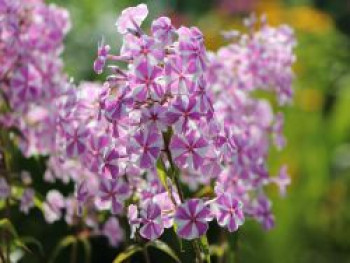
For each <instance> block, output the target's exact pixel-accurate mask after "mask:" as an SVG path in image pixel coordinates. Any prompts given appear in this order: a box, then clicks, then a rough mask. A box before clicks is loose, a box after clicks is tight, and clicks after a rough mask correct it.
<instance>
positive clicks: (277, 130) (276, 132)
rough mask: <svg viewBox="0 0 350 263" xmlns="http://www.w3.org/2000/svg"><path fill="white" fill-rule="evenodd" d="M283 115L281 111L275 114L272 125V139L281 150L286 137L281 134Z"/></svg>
mask: <svg viewBox="0 0 350 263" xmlns="http://www.w3.org/2000/svg"><path fill="white" fill-rule="evenodd" d="M283 125H284V117H283V115H282V113H281V112H279V113H278V114H277V115H276V116H275V123H274V125H273V126H272V129H273V140H274V143H275V145H276V147H277V149H279V150H281V149H283V148H284V147H285V145H286V139H285V137H284V135H283Z"/></svg>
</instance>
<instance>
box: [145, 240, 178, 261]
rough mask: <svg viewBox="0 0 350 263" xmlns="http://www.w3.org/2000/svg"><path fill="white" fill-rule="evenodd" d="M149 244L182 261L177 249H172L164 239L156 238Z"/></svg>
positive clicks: (148, 244)
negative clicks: (176, 251)
mask: <svg viewBox="0 0 350 263" xmlns="http://www.w3.org/2000/svg"><path fill="white" fill-rule="evenodd" d="M147 246H149V247H154V248H156V249H158V250H160V251H163V252H164V253H166V254H167V255H169V256H170V257H171V258H172V259H174V260H175V261H176V262H179V263H181V261H180V259H179V258H178V257H177V255H176V253H175V251H174V250H172V249H171V247H170V246H169V245H168V244H166V243H164V242H163V241H160V240H155V241H153V242H149V243H147Z"/></svg>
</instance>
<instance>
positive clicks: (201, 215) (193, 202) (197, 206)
mask: <svg viewBox="0 0 350 263" xmlns="http://www.w3.org/2000/svg"><path fill="white" fill-rule="evenodd" d="M212 219H213V217H212V215H211V212H210V209H209V208H208V207H207V206H206V205H205V203H204V202H203V200H201V199H190V200H188V201H186V202H185V203H183V204H181V205H180V206H178V207H177V209H176V212H175V217H174V220H175V222H174V223H175V224H176V233H177V234H178V235H179V236H180V237H181V238H184V239H187V240H192V239H195V238H198V237H200V236H202V235H204V234H205V233H206V232H207V230H208V221H211V220H212Z"/></svg>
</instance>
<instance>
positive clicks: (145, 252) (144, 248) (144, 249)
mask: <svg viewBox="0 0 350 263" xmlns="http://www.w3.org/2000/svg"><path fill="white" fill-rule="evenodd" d="M142 252H143V256H144V257H145V260H146V263H151V260H150V258H149V254H148V251H147V246H144V247H143V250H142Z"/></svg>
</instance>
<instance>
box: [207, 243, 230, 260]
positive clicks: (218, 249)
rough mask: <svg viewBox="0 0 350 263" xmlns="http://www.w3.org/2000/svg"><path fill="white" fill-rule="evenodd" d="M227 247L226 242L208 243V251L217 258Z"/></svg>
mask: <svg viewBox="0 0 350 263" xmlns="http://www.w3.org/2000/svg"><path fill="white" fill-rule="evenodd" d="M227 248H228V245H227V243H224V244H220V245H210V246H209V251H210V255H212V256H217V257H218V258H222V257H223V256H224V254H225V252H226V250H227Z"/></svg>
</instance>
